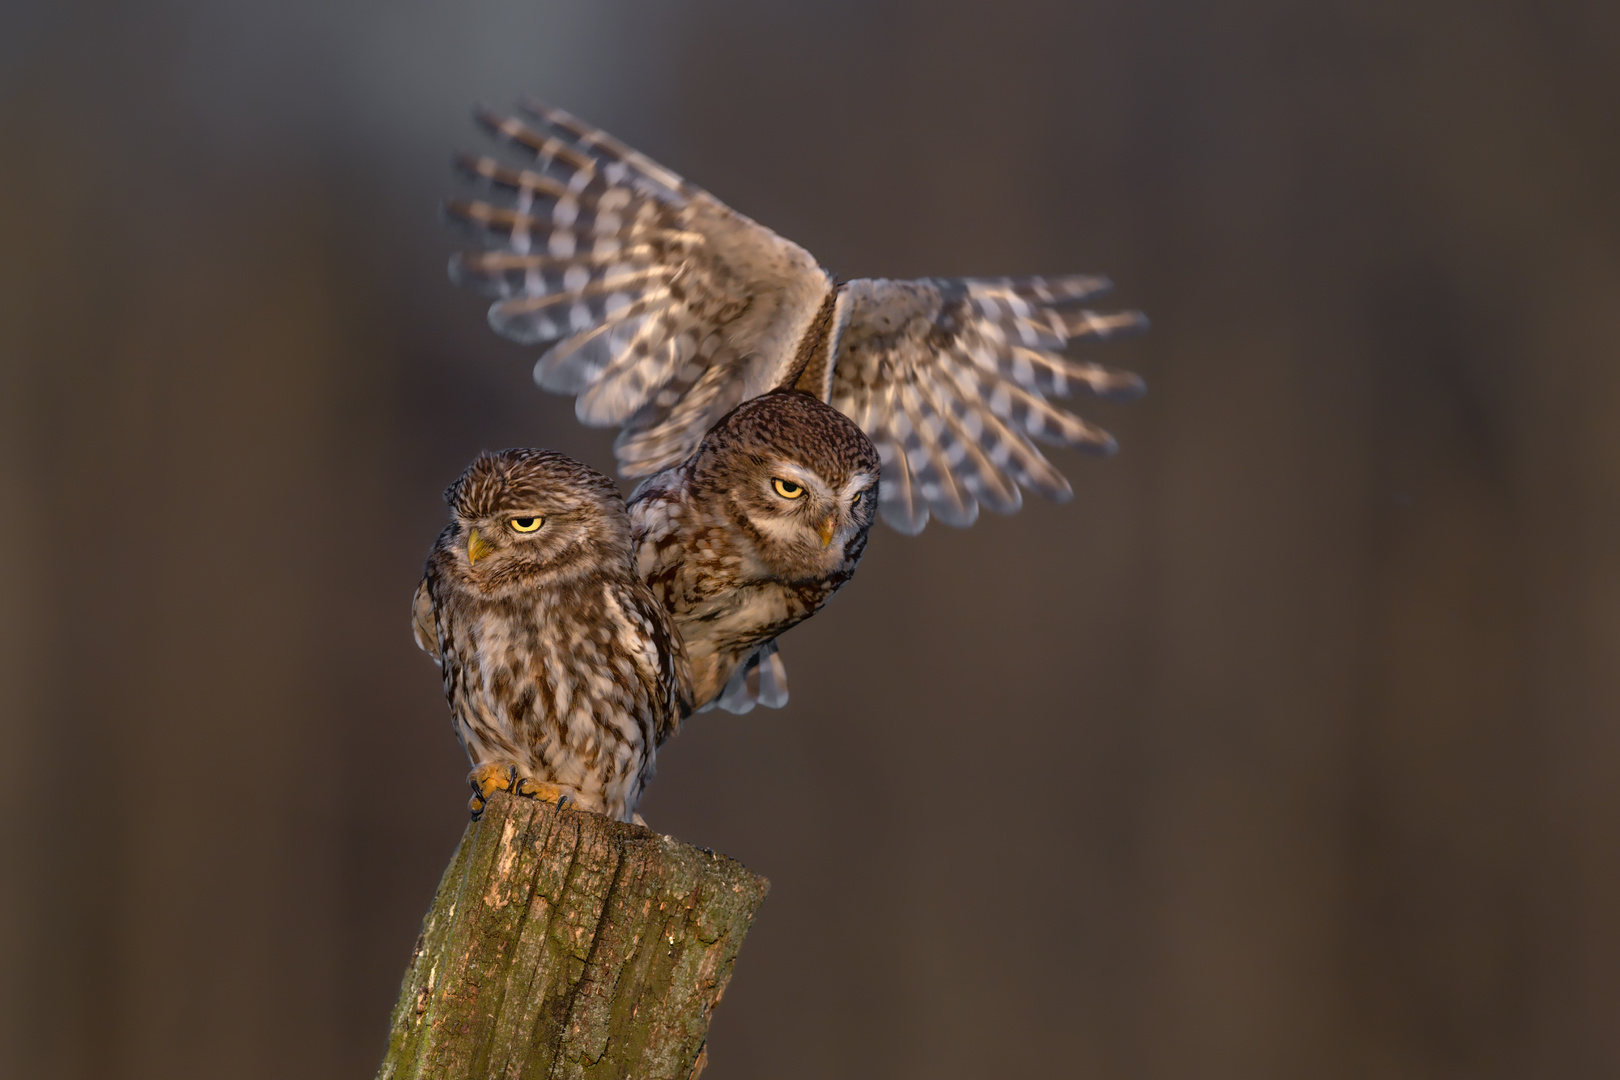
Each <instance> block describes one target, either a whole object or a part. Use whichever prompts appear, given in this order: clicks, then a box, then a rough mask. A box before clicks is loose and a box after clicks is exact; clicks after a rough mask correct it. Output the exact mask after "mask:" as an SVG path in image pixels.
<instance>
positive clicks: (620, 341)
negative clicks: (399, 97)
mask: <svg viewBox="0 0 1620 1080" xmlns="http://www.w3.org/2000/svg"><path fill="white" fill-rule="evenodd" d="M523 111H524V113H525V115H526V118H525V119H519V118H514V117H503V116H499V115H496V114H493V113H488V112H482V113H480V114H479V119H480V121H481V122H482V123H483V124H484V125H485V126H486V127H487V128H488V129H489V130H491V131H492V132H494V133H495V134H496V135H497V136H498V137H499V138H501V139H502V140H504V141H505V142H506V143H508V144H509V145H511V146H512V147H514V148H515V149H516V150H517V151H519V152H520V153H522V154H524V155H525V156H527V158H528V159H529V161H528V163H527V164H526V165H525V166H522V167H514V166H511V165H508V164H505V163H503V162H501V161H498V160H496V159H494V158H492V157H484V156H467V157H464V158H462V159H461V167H462V169H463V170H464V171H465V172H466V173H467V174H468V175H469V176H470V177H472V178H474V179H475V180H476V181H478V182H480V183H483V184H485V185H487V186H488V187H489V188H491V189H492V190H493V191H494V192H495V193H497V194H499V195H501V196H502V197H503V198H502V200H501V201H500V202H498V203H497V202H489V201H477V200H475V201H462V200H452V201H450V202H449V203H447V205H446V208H447V211H448V213H449V214H450V215H451V216H452V217H453V218H456V219H458V220H460V221H463V222H466V223H468V224H470V225H472V226H474V227H476V228H478V229H480V230H482V231H483V232H484V233H485V234H486V235H487V237H488V238H489V239H490V240H491V243H492V247H491V249H490V250H487V251H484V252H479V253H468V254H463V255H458V256H456V257H455V258H454V259H453V260H452V262H451V268H450V269H451V276H452V277H453V278H454V279H455V280H456V281H458V282H460V283H462V284H463V285H467V286H469V287H473V288H478V289H482V290H484V291H486V292H488V293H490V294H492V295H494V296H495V297H496V300H495V302H494V304H493V306H491V308H490V311H489V320H490V323H491V325H492V326H493V327H494V328H495V329H496V330H497V331H499V332H500V333H502V334H504V335H506V336H508V337H510V338H513V339H515V340H518V341H521V342H525V343H530V344H543V345H548V346H549V348H548V349H547V351H546V352H545V353H544V355H542V356H541V357H540V359H539V361H538V363H537V364H536V365H535V379H536V381H537V382H539V384H540V385H541V386H543V387H545V388H547V389H549V390H554V391H558V392H560V393H566V394H573V395H575V396H576V403H575V404H576V412H577V414H578V416H579V418H580V419H581V420H582V421H584V422H585V423H588V424H595V425H603V426H617V427H619V428H621V432H620V435H619V439H618V442H617V444H616V446H617V451H618V457H619V465H620V469H621V471H622V472H623V473H624V474H625V475H628V476H647V475H650V474H652V473H656V472H658V471H660V470H662V469H666V468H669V467H671V466H674V465H676V464H678V463H680V462H681V461H684V460H685V459H686V458H687V456H688V455H689V454H691V453H692V451H693V450H694V449H695V448H696V447H697V445H698V443H699V442H700V440H702V439H703V438H704V436H705V434H706V433H707V432H708V431H709V430H710V429H711V428H712V427H714V425H715V423H716V422H717V421H719V420H720V418H721V417H722V416H725V415H726V414H727V413H729V412H730V411H731V410H732V409H733V408H735V407H736V406H737V405H739V404H740V403H742V402H745V401H748V400H750V399H753V398H757V397H759V396H760V395H762V394H765V393H767V392H769V391H771V390H773V389H776V388H778V387H784V386H791V387H796V388H797V389H799V390H802V391H805V392H807V393H810V394H812V395H814V396H815V397H817V398H819V399H820V400H822V401H824V402H828V403H830V404H831V405H832V406H833V407H834V408H835V409H837V410H838V411H839V412H841V413H843V414H845V415H846V416H849V417H851V418H852V419H853V420H854V421H855V423H856V424H858V425H859V426H860V428H861V429H862V430H863V431H865V432H866V434H867V435H868V436H870V438H871V439H872V441H873V443H874V444H875V445H876V447H877V450H878V453H879V454H880V455H881V458H882V471H883V487H882V512H883V516H884V518H885V519H886V520H887V521H888V522H889V523H890V524H891V525H893V526H895V527H896V528H898V529H900V530H901V531H903V532H908V533H914V532H918V531H920V530H921V529H922V528H923V526H924V525H926V524H927V522H928V518H929V516H930V515H933V516H937V517H938V518H939V519H940V520H942V521H945V522H948V523H950V524H953V525H967V524H969V523H971V522H972V521H973V520H974V519H975V518H976V517H977V515H978V512H979V508H980V507H981V506H985V507H989V508H990V509H992V510H996V511H1000V512H1010V511H1012V510H1015V509H1017V508H1018V506H1019V505H1020V502H1021V499H1022V496H1021V494H1020V490H1019V489H1020V485H1022V486H1023V487H1025V488H1029V489H1031V490H1033V491H1038V492H1040V493H1042V494H1044V495H1047V496H1050V497H1052V498H1056V499H1063V498H1067V497H1068V495H1069V494H1070V488H1069V484H1068V481H1067V480H1066V479H1065V478H1064V477H1063V475H1062V474H1061V473H1060V472H1058V471H1057V469H1055V468H1054V467H1053V466H1052V465H1051V463H1050V462H1048V461H1047V460H1046V458H1045V457H1044V456H1043V455H1042V454H1041V453H1040V451H1039V450H1037V449H1036V447H1035V441H1036V440H1038V441H1042V442H1047V443H1053V444H1057V445H1064V446H1078V447H1082V448H1085V449H1090V450H1094V451H1098V452H1101V453H1111V452H1112V451H1113V450H1114V441H1113V439H1112V438H1111V437H1110V436H1109V435H1108V434H1107V433H1106V432H1104V431H1102V430H1101V429H1099V428H1097V427H1095V426H1093V425H1091V424H1089V423H1087V422H1086V421H1084V420H1081V419H1080V418H1078V417H1076V416H1073V415H1071V414H1070V413H1068V412H1066V411H1064V410H1062V409H1059V408H1057V407H1056V406H1054V405H1053V404H1052V403H1051V401H1050V400H1049V398H1050V397H1053V396H1057V397H1062V396H1066V395H1068V394H1070V393H1074V392H1076V391H1085V392H1088V393H1092V394H1096V395H1100V396H1104V397H1128V396H1133V395H1135V394H1137V393H1139V392H1140V391H1141V389H1142V383H1141V380H1140V379H1138V378H1137V377H1136V376H1135V375H1131V374H1128V373H1124V372H1115V371H1110V370H1108V369H1106V368H1103V367H1100V366H1098V365H1096V364H1092V363H1081V362H1077V361H1073V360H1069V359H1066V358H1065V357H1063V356H1061V355H1060V352H1061V350H1063V349H1064V348H1065V347H1066V346H1068V345H1069V344H1070V343H1071V342H1074V341H1077V340H1100V339H1104V338H1108V337H1111V336H1114V335H1116V334H1119V333H1122V332H1125V331H1128V330H1134V329H1137V328H1140V327H1142V326H1144V325H1145V322H1146V321H1145V320H1144V319H1143V318H1142V316H1141V315H1140V314H1139V313H1136V312H1121V313H1113V314H1100V313H1098V312H1095V311H1091V310H1089V309H1086V308H1084V307H1082V306H1081V305H1082V304H1083V303H1084V302H1085V301H1087V300H1089V299H1091V298H1093V297H1095V296H1097V295H1098V294H1100V293H1102V292H1104V291H1105V290H1106V289H1107V288H1108V282H1107V281H1106V280H1105V279H1103V278H1100V277H1051V278H1035V277H1031V278H925V279H921V280H917V281H887V280H882V279H862V280H858V281H851V282H847V283H842V284H841V283H839V282H837V281H836V280H835V279H834V278H833V276H832V275H831V274H829V273H828V272H827V271H826V270H824V269H822V268H821V267H820V266H819V265H818V264H817V263H816V260H815V259H814V258H813V257H812V256H811V255H810V253H809V252H807V251H805V250H804V249H803V248H801V247H799V246H798V245H796V244H793V243H791V242H789V241H787V240H784V239H783V238H781V237H779V236H777V235H776V234H775V233H773V232H771V231H770V230H769V229H766V228H764V227H763V226H761V225H758V224H756V223H755V222H753V221H751V220H749V219H748V218H746V217H744V216H742V215H741V214H738V213H737V212H736V211H734V210H732V209H730V208H729V207H727V206H725V205H724V204H723V203H721V202H720V201H719V200H717V199H715V198H714V197H713V196H712V195H710V194H708V193H707V192H705V191H703V190H701V189H700V188H697V187H695V186H694V185H692V184H689V183H687V182H686V181H685V180H683V179H682V178H681V177H679V176H677V175H676V174H674V173H672V172H670V171H669V170H668V169H665V168H663V167H662V166H660V165H658V164H656V163H655V162H652V161H650V160H648V159H647V158H646V157H644V156H642V155H640V154H638V153H636V152H635V151H633V150H631V149H629V148H628V147H626V146H624V145H623V144H621V143H619V142H618V141H617V140H615V139H613V138H612V137H611V136H609V135H607V134H605V133H603V132H601V131H597V130H595V129H593V128H590V127H588V126H587V125H585V124H583V123H581V122H580V121H578V120H576V119H574V118H573V117H571V116H569V115H568V114H566V113H563V112H561V111H559V110H556V109H551V108H547V107H545V106H542V105H538V104H532V105H528V106H525V107H524V110H523Z"/></svg>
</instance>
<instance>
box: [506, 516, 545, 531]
mask: <svg viewBox="0 0 1620 1080" xmlns="http://www.w3.org/2000/svg"><path fill="white" fill-rule="evenodd" d="M544 520H546V519H545V518H537V517H520V518H513V519H512V531H513V532H521V533H531V532H534V530H536V529H538V528H539V527H540V523H541V522H542V521H544Z"/></svg>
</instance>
